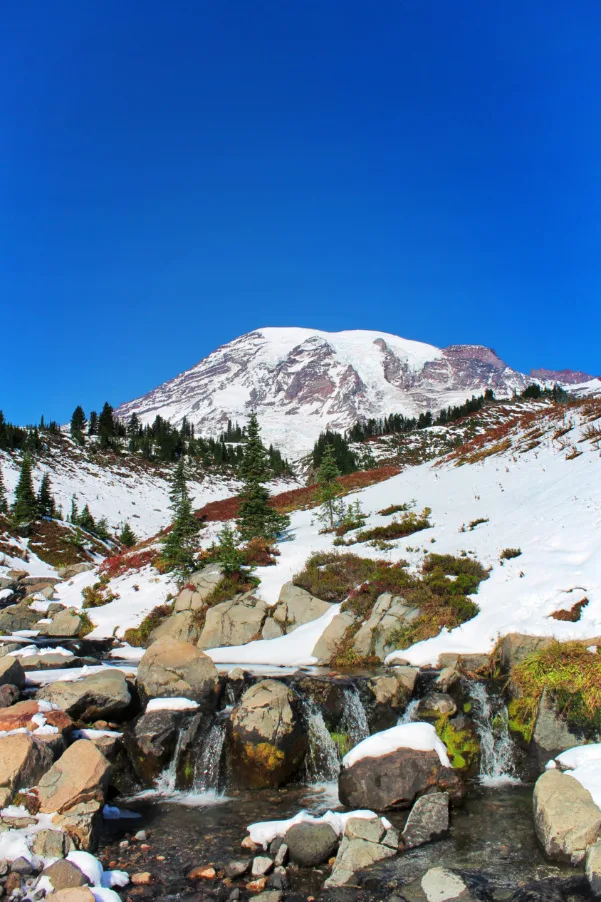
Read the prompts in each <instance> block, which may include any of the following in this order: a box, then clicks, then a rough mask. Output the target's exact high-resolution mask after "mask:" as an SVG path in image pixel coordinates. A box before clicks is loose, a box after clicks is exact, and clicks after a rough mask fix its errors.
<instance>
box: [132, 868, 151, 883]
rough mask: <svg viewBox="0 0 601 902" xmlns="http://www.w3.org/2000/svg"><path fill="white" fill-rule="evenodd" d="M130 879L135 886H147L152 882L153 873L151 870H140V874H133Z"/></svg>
mask: <svg viewBox="0 0 601 902" xmlns="http://www.w3.org/2000/svg"><path fill="white" fill-rule="evenodd" d="M129 879H130V883H133V884H134V885H135V886H140V885H141V886H146V885H148V884H149V883H152V874H150V873H149V871H140V872H139V873H138V874H132V875H131V877H130V878H129Z"/></svg>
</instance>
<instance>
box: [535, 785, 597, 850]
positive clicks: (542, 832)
mask: <svg viewBox="0 0 601 902" xmlns="http://www.w3.org/2000/svg"><path fill="white" fill-rule="evenodd" d="M533 807H534V827H535V830H536V835H537V836H538V838H539V840H540V842H541V844H542V846H543V847H544V850H545V852H546V854H547V855H548V856H549V857H550V858H557V859H560V860H569V861H571V862H572V864H578V863H579V862H581V861H582V860H583V859H584V857H585V855H586V850H587V849H588V847H589V846H591V845H593V843H596V842H597V840H598V839H599V838H600V837H601V811H600V810H599V808H598V807H597V805H595V803H594V801H593V797H592V796H591V794H590V792H589V791H588V789H585V788H584V786H582V785H581V784H580V783H579V782H578V780H575V779H574V777H571V776H569V774H562V773H560V772H559V771H558V770H548V771H545V773H544V774H542V776H540V777H539V778H538V780H537V781H536V785H535V787H534V796H533Z"/></svg>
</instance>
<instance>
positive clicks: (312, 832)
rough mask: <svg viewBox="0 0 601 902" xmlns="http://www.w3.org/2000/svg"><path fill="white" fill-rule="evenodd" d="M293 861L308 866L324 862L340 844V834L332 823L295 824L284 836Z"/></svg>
mask: <svg viewBox="0 0 601 902" xmlns="http://www.w3.org/2000/svg"><path fill="white" fill-rule="evenodd" d="M284 842H285V844H286V845H287V846H288V853H289V855H290V859H291V861H293V862H294V863H295V864H300V865H302V866H303V867H306V868H312V867H316V866H317V865H319V864H323V863H324V862H325V861H328V859H329V858H330V857H331V855H332V854H333V852H334V850H335V849H336V846H337V845H338V835H337V833H336V831H335V830H334V828H333V827H332V826H330V824H325V823H324V824H311V823H308V822H305V823H300V824H293V825H292V827H289V828H288V830H287V831H286V835H285V836H284Z"/></svg>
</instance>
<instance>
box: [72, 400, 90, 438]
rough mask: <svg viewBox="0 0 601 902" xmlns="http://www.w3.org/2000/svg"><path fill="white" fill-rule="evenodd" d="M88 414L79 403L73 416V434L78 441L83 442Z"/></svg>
mask: <svg viewBox="0 0 601 902" xmlns="http://www.w3.org/2000/svg"><path fill="white" fill-rule="evenodd" d="M86 423H87V421H86V415H85V413H84V410H83V407H82V406H81V404H78V405H77V407H76V408H75V410H74V411H73V415H72V417H71V435H72V436H73V438H74V439H75V441H76V442H80V443H82V442H83V433H84V429H85V428H86Z"/></svg>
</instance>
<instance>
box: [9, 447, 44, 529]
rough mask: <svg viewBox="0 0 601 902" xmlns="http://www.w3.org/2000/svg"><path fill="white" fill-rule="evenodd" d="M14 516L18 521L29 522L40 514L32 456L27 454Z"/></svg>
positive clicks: (22, 468) (22, 469)
mask: <svg viewBox="0 0 601 902" xmlns="http://www.w3.org/2000/svg"><path fill="white" fill-rule="evenodd" d="M12 512H13V517H14V519H15V521H16V522H17V523H27V522H29V520H35V519H36V517H37V516H38V502H37V499H36V496H35V492H34V490H33V478H32V475H31V457H30V456H29V454H25V455H24V457H23V463H22V464H21V474H20V476H19V482H18V483H17V488H16V489H15V503H14V504H13V511H12Z"/></svg>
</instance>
